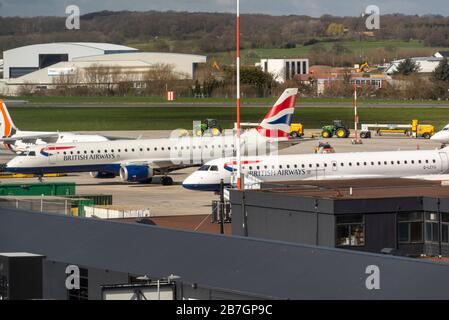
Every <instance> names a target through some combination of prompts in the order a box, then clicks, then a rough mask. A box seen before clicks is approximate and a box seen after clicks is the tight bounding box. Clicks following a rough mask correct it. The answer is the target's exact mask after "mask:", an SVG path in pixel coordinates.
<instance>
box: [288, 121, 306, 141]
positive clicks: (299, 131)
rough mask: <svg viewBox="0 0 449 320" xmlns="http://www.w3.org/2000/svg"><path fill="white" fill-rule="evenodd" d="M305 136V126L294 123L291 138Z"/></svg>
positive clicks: (291, 128) (291, 127)
mask: <svg viewBox="0 0 449 320" xmlns="http://www.w3.org/2000/svg"><path fill="white" fill-rule="evenodd" d="M302 136H304V126H303V124H302V123H292V124H291V126H290V137H291V138H293V139H295V138H301V137H302Z"/></svg>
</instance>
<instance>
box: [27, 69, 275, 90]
mask: <svg viewBox="0 0 449 320" xmlns="http://www.w3.org/2000/svg"><path fill="white" fill-rule="evenodd" d="M241 84H242V92H243V93H244V94H245V96H247V97H262V96H267V95H270V94H271V93H272V89H273V88H274V87H277V86H278V85H277V84H276V82H275V81H274V79H273V77H272V75H271V74H268V73H265V72H263V71H262V70H261V69H260V68H256V67H242V68H241ZM167 90H175V91H176V92H177V93H178V95H180V96H191V97H214V96H229V97H231V96H233V95H235V68H233V67H224V68H223V69H222V70H220V71H217V70H216V69H215V68H214V67H213V66H210V65H208V66H205V67H203V70H201V75H200V76H199V78H198V79H196V80H190V79H188V78H187V76H186V75H183V74H180V73H178V72H175V71H174V68H173V66H172V65H167V64H157V65H154V66H152V67H150V68H148V70H146V71H144V72H142V71H141V70H140V71H136V72H135V73H132V72H130V70H124V69H123V68H121V67H118V66H117V67H116V66H104V65H97V64H94V65H92V66H90V67H87V68H84V69H74V70H73V71H72V72H69V73H66V74H64V75H60V76H56V77H54V78H53V84H52V86H51V87H50V88H49V89H47V90H45V91H37V90H36V86H34V85H31V84H24V85H22V86H21V87H20V92H19V95H21V96H27V95H32V94H39V93H40V94H45V95H62V96H80V95H87V96H99V95H102V96H127V95H145V96H164V95H165V93H166V91H167Z"/></svg>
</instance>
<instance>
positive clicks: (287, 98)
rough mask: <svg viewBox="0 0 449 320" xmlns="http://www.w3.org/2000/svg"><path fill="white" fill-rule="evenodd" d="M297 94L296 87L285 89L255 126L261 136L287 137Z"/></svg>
mask: <svg viewBox="0 0 449 320" xmlns="http://www.w3.org/2000/svg"><path fill="white" fill-rule="evenodd" d="M297 95H298V89H297V88H291V89H286V90H285V91H284V93H283V94H282V95H281V97H280V98H279V99H278V101H276V103H275V104H274V106H273V107H272V108H271V110H270V112H268V113H267V115H266V116H265V118H264V119H263V121H262V122H261V123H260V125H259V126H258V127H257V131H258V132H259V133H260V134H261V135H262V136H265V137H267V138H285V139H288V138H289V136H290V125H291V124H292V120H293V113H294V112H295V104H296V96H297Z"/></svg>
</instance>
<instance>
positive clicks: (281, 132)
mask: <svg viewBox="0 0 449 320" xmlns="http://www.w3.org/2000/svg"><path fill="white" fill-rule="evenodd" d="M297 94H298V89H296V88H293V89H287V90H285V91H284V93H283V94H282V95H281V97H280V98H279V99H278V101H277V102H276V103H275V104H274V106H273V107H272V108H271V110H270V111H269V112H268V114H267V115H266V116H265V118H264V120H263V121H262V123H261V124H260V125H259V126H258V127H257V128H256V129H253V130H249V131H246V132H245V133H244V134H242V136H241V137H242V142H243V144H244V146H245V153H244V154H246V153H247V154H256V155H257V154H261V152H260V151H262V150H267V148H268V149H270V150H273V149H272V148H273V145H275V144H277V143H278V142H279V141H287V140H288V139H289V138H288V137H289V133H290V124H291V121H292V118H293V113H294V109H295V104H296V96H297ZM236 145H237V144H236V138H235V136H234V134H232V135H230V136H226V135H225V136H218V137H181V138H179V137H176V138H167V139H148V140H143V139H142V140H119V141H107V142H90V143H70V144H50V145H46V146H35V147H30V148H29V149H28V151H27V152H25V153H23V154H21V155H19V156H17V157H15V158H14V159H12V160H11V161H9V162H8V164H7V166H6V171H8V172H15V173H32V174H36V175H38V176H42V175H43V174H45V173H58V172H60V173H64V172H91V175H92V176H93V177H97V178H102V177H103V178H110V177H115V176H118V175H119V176H120V177H121V179H122V180H123V181H128V182H150V181H151V179H152V177H153V176H155V175H162V178H161V183H162V184H163V185H171V184H172V183H173V180H172V178H171V177H168V176H167V174H168V173H169V172H171V171H174V170H177V169H180V168H185V167H190V166H199V165H201V164H203V163H204V162H207V161H209V160H212V159H217V158H222V157H229V156H234V155H235V150H236ZM264 154H266V153H264Z"/></svg>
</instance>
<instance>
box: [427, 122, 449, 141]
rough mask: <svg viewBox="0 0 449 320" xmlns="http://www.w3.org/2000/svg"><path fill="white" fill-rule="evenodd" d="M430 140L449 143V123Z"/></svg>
mask: <svg viewBox="0 0 449 320" xmlns="http://www.w3.org/2000/svg"><path fill="white" fill-rule="evenodd" d="M430 140H434V141H437V142H441V143H442V144H443V145H446V144H449V124H448V125H446V126H445V127H444V128H443V129H442V130H441V131H438V132H437V133H435V134H434V135H433V136H432V137H431V138H430Z"/></svg>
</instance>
